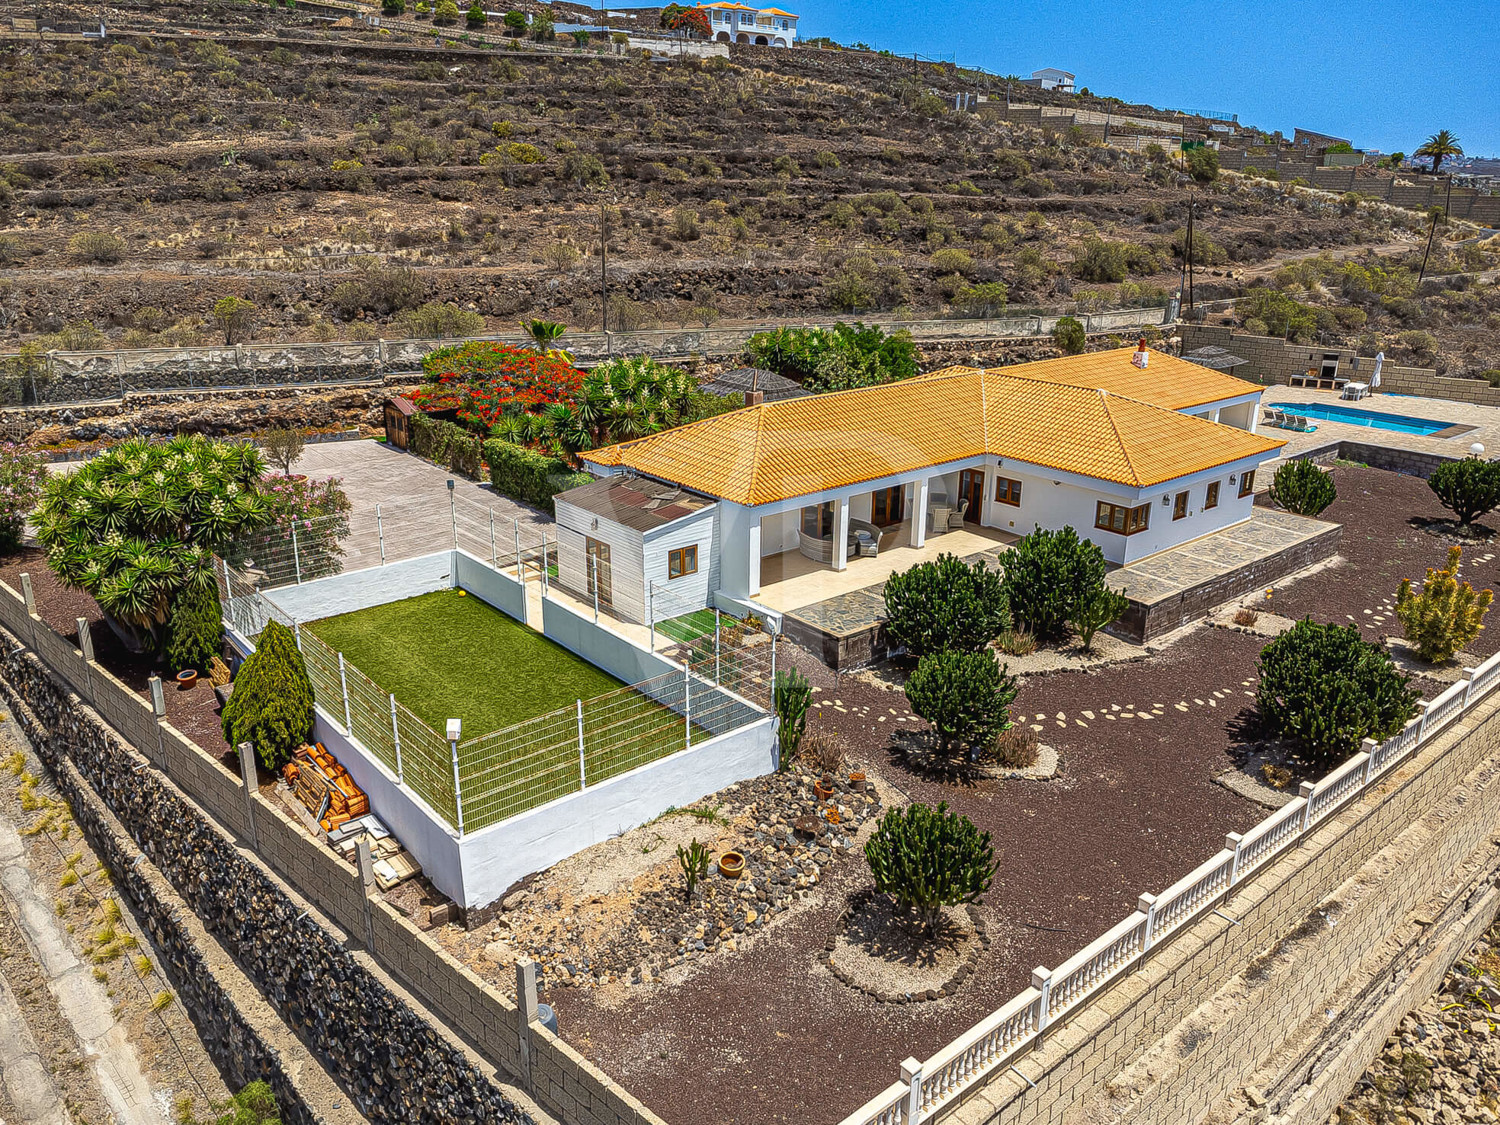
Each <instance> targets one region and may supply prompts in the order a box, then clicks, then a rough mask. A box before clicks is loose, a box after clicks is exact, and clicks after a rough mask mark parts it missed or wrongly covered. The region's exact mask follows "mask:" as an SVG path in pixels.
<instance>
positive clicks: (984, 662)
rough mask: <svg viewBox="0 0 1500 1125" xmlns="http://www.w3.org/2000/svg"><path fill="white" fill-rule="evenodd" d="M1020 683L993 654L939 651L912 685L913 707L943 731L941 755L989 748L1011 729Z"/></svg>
mask: <svg viewBox="0 0 1500 1125" xmlns="http://www.w3.org/2000/svg"><path fill="white" fill-rule="evenodd" d="M1017 690H1018V689H1017V687H1016V681H1015V679H1014V677H1012V676H1011V675H1009V674H1008V673H1007V672H1006V670H1005V668H1003V667H1002V666H1001V665H999V664H997V663H996V662H995V657H994V655H993V654H992V653H989V652H935V653H932V654H931V655H929V656H924V657H922V659H921V661H920V662H919V663H918V664H917V668H916V671H914V672H913V673H912V674H911V675H910V676H909V677H908V678H907V681H906V699H907V702H909V703H910V704H911V709H912V710H913V711H915V712H916V713H917V714H918V715H920V716H921V717H922V718H924V719H926V720H927V722H928V723H929V724H930V725H931V726H932V729H933V730H934V731H936V732H937V737H938V752H939V753H941V754H944V755H947V754H949V753H951V752H952V750H953V749H954V748H955V747H957V746H962V745H967V746H969V747H970V748H971V750H972V751H977V750H978V749H979V748H980V747H982V746H988V745H990V744H991V743H993V742H994V741H995V736H996V735H997V734H999V733H1000V732H1001V731H1003V730H1004V729H1005V728H1006V727H1008V726H1010V705H1011V703H1012V701H1014V700H1015V698H1016V692H1017Z"/></svg>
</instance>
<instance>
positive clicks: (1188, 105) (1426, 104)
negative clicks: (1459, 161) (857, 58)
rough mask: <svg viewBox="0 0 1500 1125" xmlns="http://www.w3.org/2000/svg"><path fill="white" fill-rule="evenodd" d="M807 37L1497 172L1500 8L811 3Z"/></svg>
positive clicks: (1240, 1) (1300, 2) (1229, 2)
mask: <svg viewBox="0 0 1500 1125" xmlns="http://www.w3.org/2000/svg"><path fill="white" fill-rule="evenodd" d="M789 7H791V8H792V10H795V11H797V12H798V13H799V14H800V15H801V16H802V20H801V24H800V27H799V34H801V35H802V36H804V37H810V36H816V35H829V36H832V37H833V38H834V39H836V40H838V41H839V42H841V43H849V42H854V41H856V40H863V41H864V42H866V43H869V44H870V45H872V46H874V47H877V48H884V49H886V50H891V51H895V52H896V53H898V54H910V53H912V52H913V51H915V52H918V53H920V54H922V55H926V56H928V57H932V58H944V59H953V58H954V57H955V56H956V59H957V61H958V62H959V63H960V64H964V65H977V66H982V67H984V68H985V69H986V70H990V71H995V72H997V73H1000V74H1021V75H1027V74H1030V73H1031V72H1032V71H1033V70H1037V69H1039V68H1041V67H1044V66H1056V67H1061V68H1062V69H1063V70H1069V71H1072V72H1073V73H1075V74H1077V75H1078V82H1079V85H1080V86H1088V87H1090V89H1092V90H1093V92H1095V93H1101V94H1111V95H1114V96H1116V97H1121V98H1124V99H1125V100H1126V101H1140V102H1146V103H1149V104H1153V105H1159V106H1164V107H1168V108H1173V109H1190V110H1223V111H1227V112H1234V113H1238V114H1239V116H1240V120H1241V121H1242V122H1246V123H1249V124H1253V125H1256V126H1259V127H1261V128H1264V129H1268V130H1271V129H1281V130H1282V131H1283V132H1284V133H1286V135H1287V136H1289V137H1290V136H1291V133H1292V130H1293V128H1295V127H1297V126H1301V127H1303V128H1307V129H1315V130H1317V131H1319V132H1327V133H1334V134H1337V135H1340V136H1346V137H1349V138H1350V139H1351V140H1352V141H1353V142H1354V143H1355V145H1356V146H1361V145H1368V146H1373V147H1376V148H1380V149H1382V150H1384V151H1386V152H1393V151H1397V150H1400V151H1404V152H1411V150H1412V149H1414V148H1416V147H1417V145H1419V144H1421V142H1422V140H1423V138H1425V137H1426V136H1428V135H1429V134H1431V133H1433V132H1436V131H1437V130H1438V129H1443V128H1447V129H1451V130H1452V131H1453V132H1454V133H1456V134H1458V137H1459V140H1460V142H1461V143H1462V144H1463V146H1464V150H1465V152H1467V153H1468V154H1469V155H1471V156H1486V155H1487V156H1500V0H1467V2H1456V0H1421V2H1419V3H1413V2H1411V0H1403V2H1398V0H1346V2H1343V3H1338V2H1335V0H1177V2H1176V3H1174V4H1172V5H1168V4H1164V3H1143V2H1140V0H1137V2H1135V3H1127V2H1124V0H1030V2H1027V0H1020V2H1016V0H1012V2H1010V3H996V2H993V0H992V2H989V3H981V2H980V0H949V2H948V3H944V4H931V5H928V4H923V5H920V6H919V5H916V4H910V3H897V2H895V0H860V2H859V3H855V2H853V0H803V2H802V3H800V4H798V5H794V6H789Z"/></svg>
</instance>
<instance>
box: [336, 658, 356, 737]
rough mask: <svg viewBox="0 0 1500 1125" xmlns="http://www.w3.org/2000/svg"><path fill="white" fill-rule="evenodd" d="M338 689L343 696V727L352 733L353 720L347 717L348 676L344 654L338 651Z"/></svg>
mask: <svg viewBox="0 0 1500 1125" xmlns="http://www.w3.org/2000/svg"><path fill="white" fill-rule="evenodd" d="M339 691H340V692H342V693H343V696H344V729H345V730H346V731H348V732H349V733H350V734H351V735H352V734H353V733H354V722H353V720H352V719H351V718H350V717H349V677H348V676H347V675H346V674H345V673H344V654H343V653H342V652H341V653H339Z"/></svg>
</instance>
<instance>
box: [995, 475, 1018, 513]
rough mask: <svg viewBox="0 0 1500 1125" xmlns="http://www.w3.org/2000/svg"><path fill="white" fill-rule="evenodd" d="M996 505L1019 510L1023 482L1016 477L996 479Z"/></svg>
mask: <svg viewBox="0 0 1500 1125" xmlns="http://www.w3.org/2000/svg"><path fill="white" fill-rule="evenodd" d="M995 503H997V504H1008V505H1009V506H1010V507H1012V508H1019V507H1020V506H1021V482H1020V481H1018V480H1016V479H1015V477H996V478H995Z"/></svg>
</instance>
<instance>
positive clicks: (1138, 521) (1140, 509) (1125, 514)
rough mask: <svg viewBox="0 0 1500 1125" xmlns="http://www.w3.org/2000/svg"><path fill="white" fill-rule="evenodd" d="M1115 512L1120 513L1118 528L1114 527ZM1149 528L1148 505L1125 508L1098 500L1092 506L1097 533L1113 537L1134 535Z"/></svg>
mask: <svg viewBox="0 0 1500 1125" xmlns="http://www.w3.org/2000/svg"><path fill="white" fill-rule="evenodd" d="M1117 512H1118V513H1121V515H1120V520H1119V522H1120V525H1121V526H1119V527H1116V526H1115V522H1116V521H1115V514H1116V513H1117ZM1150 527H1151V505H1150V504H1137V505H1136V506H1135V507H1133V508H1127V507H1125V505H1124V504H1114V503H1111V502H1110V501H1108V500H1100V501H1097V502H1096V503H1095V505H1094V528H1095V530H1097V531H1108V532H1110V533H1111V534H1113V535H1136V534H1139V533H1140V532H1142V531H1146V530H1148V529H1149V528H1150Z"/></svg>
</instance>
